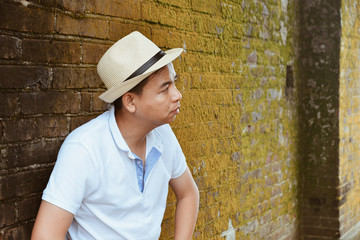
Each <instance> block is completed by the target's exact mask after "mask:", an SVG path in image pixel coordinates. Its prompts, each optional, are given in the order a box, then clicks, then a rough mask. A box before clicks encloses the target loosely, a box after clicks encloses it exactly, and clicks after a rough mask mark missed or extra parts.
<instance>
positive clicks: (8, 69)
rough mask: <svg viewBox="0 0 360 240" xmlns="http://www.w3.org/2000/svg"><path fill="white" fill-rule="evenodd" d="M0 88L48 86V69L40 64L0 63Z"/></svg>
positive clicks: (49, 81)
mask: <svg viewBox="0 0 360 240" xmlns="http://www.w3.org/2000/svg"><path fill="white" fill-rule="evenodd" d="M0 76H1V81H0V88H11V89H13V88H26V89H45V88H49V87H50V83H51V79H50V69H49V68H47V67H40V66H36V67H33V66H12V65H0Z"/></svg>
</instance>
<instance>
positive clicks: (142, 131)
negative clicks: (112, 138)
mask: <svg viewBox="0 0 360 240" xmlns="http://www.w3.org/2000/svg"><path fill="white" fill-rule="evenodd" d="M115 119H116V123H117V126H118V128H119V130H120V132H121V135H122V137H123V138H124V140H125V142H126V143H127V145H128V146H129V148H130V150H131V151H132V152H133V153H135V154H136V155H137V156H138V157H140V158H141V159H142V160H143V162H144V161H145V155H146V135H147V134H148V133H149V132H151V131H152V130H153V129H154V128H155V127H156V126H148V124H145V123H143V122H140V121H139V120H138V119H136V118H134V117H132V115H131V114H127V113H126V112H122V111H115Z"/></svg>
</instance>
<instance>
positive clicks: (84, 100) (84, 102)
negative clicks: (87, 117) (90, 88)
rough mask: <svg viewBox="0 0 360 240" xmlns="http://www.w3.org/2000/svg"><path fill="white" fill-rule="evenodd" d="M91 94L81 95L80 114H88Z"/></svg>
mask: <svg viewBox="0 0 360 240" xmlns="http://www.w3.org/2000/svg"><path fill="white" fill-rule="evenodd" d="M91 96H92V95H91V93H81V112H90V110H91Z"/></svg>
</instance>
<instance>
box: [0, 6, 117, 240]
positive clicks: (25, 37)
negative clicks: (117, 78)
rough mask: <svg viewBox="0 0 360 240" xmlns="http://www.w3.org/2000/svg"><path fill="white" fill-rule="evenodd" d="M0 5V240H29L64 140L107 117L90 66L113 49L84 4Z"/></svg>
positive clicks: (101, 21) (105, 29)
mask: <svg viewBox="0 0 360 240" xmlns="http://www.w3.org/2000/svg"><path fill="white" fill-rule="evenodd" d="M26 3H27V5H26V6H25V5H22V4H20V3H18V2H16V1H1V2H0V92H1V94H0V103H1V104H0V239H1V240H10V239H14V240H17V239H21V240H26V239H29V238H30V233H31V229H32V225H33V221H34V218H35V216H36V213H37V211H38V207H39V204H40V196H41V194H42V191H43V189H44V188H45V185H46V183H47V180H48V177H49V175H50V173H51V170H52V167H53V164H54V161H55V160H56V155H57V152H58V150H59V148H60V145H61V143H62V141H63V140H64V138H65V137H66V136H67V135H68V134H69V133H70V132H71V131H72V130H73V129H75V128H76V127H78V126H79V125H81V124H82V123H84V122H86V121H88V120H90V119H92V118H94V117H95V116H97V115H98V114H100V113H101V112H103V111H104V110H105V109H106V107H107V106H106V105H105V104H104V103H102V102H101V101H100V100H98V98H97V97H98V95H99V94H100V92H101V91H102V90H103V84H102V83H101V80H100V79H99V77H98V76H97V73H96V62H97V61H98V59H99V58H100V56H101V55H102V54H103V53H104V52H105V50H106V49H107V48H108V46H110V45H111V42H110V41H109V40H107V36H108V32H109V26H108V25H109V23H108V21H107V20H106V19H98V18H94V17H92V16H90V15H86V14H84V11H85V1H55V0H54V1H42V0H34V1H28V2H26V1H24V4H26Z"/></svg>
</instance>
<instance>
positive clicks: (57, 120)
mask: <svg viewBox="0 0 360 240" xmlns="http://www.w3.org/2000/svg"><path fill="white" fill-rule="evenodd" d="M38 124H39V126H40V131H39V133H40V136H42V137H46V138H54V137H65V136H66V135H68V134H69V130H68V120H67V117H65V116H49V117H42V118H39V119H38Z"/></svg>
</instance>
